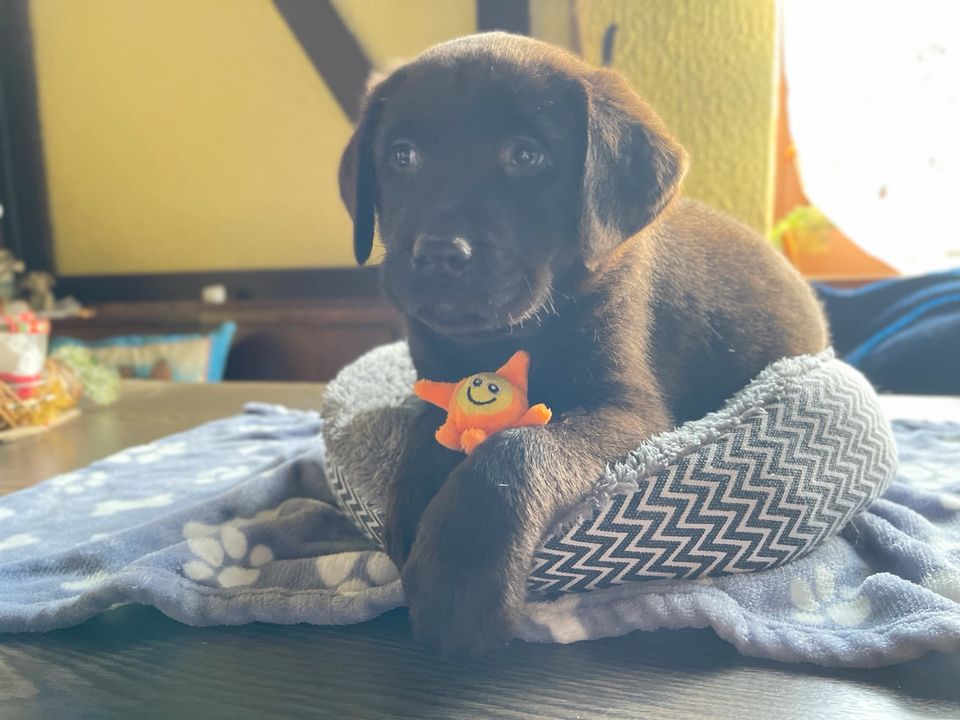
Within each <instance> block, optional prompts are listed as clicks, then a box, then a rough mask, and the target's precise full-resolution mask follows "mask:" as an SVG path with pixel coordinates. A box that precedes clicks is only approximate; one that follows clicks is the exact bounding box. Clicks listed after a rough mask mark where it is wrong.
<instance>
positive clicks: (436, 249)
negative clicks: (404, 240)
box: [413, 235, 473, 275]
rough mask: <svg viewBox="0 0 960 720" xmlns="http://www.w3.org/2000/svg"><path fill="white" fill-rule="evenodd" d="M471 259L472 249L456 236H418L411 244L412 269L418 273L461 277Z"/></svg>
mask: <svg viewBox="0 0 960 720" xmlns="http://www.w3.org/2000/svg"><path fill="white" fill-rule="evenodd" d="M472 257H473V247H472V246H471V245H470V243H469V241H467V239H466V238H462V237H458V236H452V235H420V236H419V237H417V239H416V241H415V242H414V243H413V267H414V269H415V270H416V271H417V272H419V273H443V274H444V275H461V274H463V272H464V271H465V270H466V269H467V267H468V266H469V265H470V259H471V258H472Z"/></svg>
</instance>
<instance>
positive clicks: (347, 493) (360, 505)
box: [326, 455, 383, 547]
mask: <svg viewBox="0 0 960 720" xmlns="http://www.w3.org/2000/svg"><path fill="white" fill-rule="evenodd" d="M326 469H327V481H328V482H329V483H330V487H331V488H332V489H333V492H334V493H335V494H336V496H337V500H339V501H340V507H341V508H342V509H344V510H346V512H347V514H348V515H350V517H351V518H352V519H353V524H354V525H356V526H357V528H358V529H359V530H360V531H361V532H363V534H364V535H366V536H367V537H368V538H369V539H370V540H372V541H373V542H374V543H375V544H377V545H379V546H381V547H382V546H383V522H382V521H381V519H380V515H379V513H377V512H375V511H374V510H372V509H371V508H370V507H369V506H368V505H367V503H365V502H364V501H363V498H361V497H360V496H359V495H358V494H357V493H355V492H354V491H353V488H351V487H350V484H349V483H348V482H347V481H346V480H345V479H344V477H343V473H342V472H340V468H339V467H338V466H337V464H336V463H335V462H334V461H333V459H332V458H331V457H330V456H329V455H328V456H327V462H326Z"/></svg>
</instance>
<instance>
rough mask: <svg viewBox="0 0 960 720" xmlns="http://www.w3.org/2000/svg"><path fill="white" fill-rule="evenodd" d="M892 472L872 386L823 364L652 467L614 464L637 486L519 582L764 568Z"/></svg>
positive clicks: (567, 588)
mask: <svg viewBox="0 0 960 720" xmlns="http://www.w3.org/2000/svg"><path fill="white" fill-rule="evenodd" d="M656 441H657V439H656V438H654V439H653V440H652V441H650V442H651V443H654V444H655V443H656ZM631 471H632V472H631ZM895 471H896V451H895V446H894V443H893V439H892V435H891V432H890V427H889V424H888V423H887V421H886V420H885V419H884V417H883V416H882V414H881V413H880V410H879V407H878V405H877V403H876V398H875V396H874V392H873V389H872V388H871V387H870V385H869V384H868V383H867V382H866V380H865V379H864V378H863V377H862V376H861V375H860V374H859V373H857V372H856V371H855V370H853V369H851V368H849V367H848V366H846V365H843V364H842V363H840V362H838V361H836V360H828V361H827V362H825V363H824V364H823V365H821V366H820V367H819V368H817V369H815V370H814V371H813V372H810V373H809V374H807V375H805V376H803V378H802V381H800V380H797V381H795V382H792V383H788V384H787V385H786V386H785V387H784V388H783V390H782V392H781V393H779V394H776V395H774V396H771V397H770V398H768V399H767V400H766V401H764V402H763V404H762V405H761V406H760V408H759V412H753V413H750V414H748V415H747V416H745V418H744V419H743V421H742V422H741V423H739V424H737V425H735V426H734V427H733V428H732V429H729V430H728V431H725V432H721V433H719V434H718V435H717V436H716V437H714V438H713V439H712V441H709V442H706V443H704V444H702V445H700V446H699V447H697V448H695V449H693V450H692V451H691V452H688V453H687V454H684V455H682V456H680V457H679V458H677V459H675V461H674V462H671V463H668V464H666V465H665V466H663V467H660V468H658V469H657V470H656V471H655V472H653V473H651V474H648V475H646V476H643V477H639V478H637V477H636V470H635V468H631V467H630V465H629V463H621V464H618V465H617V466H616V467H615V468H614V470H613V473H614V474H615V475H616V476H618V477H617V479H618V480H623V479H625V478H630V482H629V483H628V484H631V485H632V486H633V487H634V488H635V489H634V490H633V491H632V492H619V493H614V494H612V495H611V496H610V497H608V498H606V500H605V501H604V502H603V503H601V504H600V507H599V508H597V509H596V510H595V511H594V512H593V514H592V517H591V516H588V517H586V518H583V519H582V522H579V523H575V524H574V526H572V527H568V528H566V529H565V530H562V531H559V532H556V533H555V534H553V535H552V536H551V537H549V538H548V539H547V540H546V542H545V543H544V544H543V546H542V547H541V548H540V549H539V550H538V551H537V553H536V554H535V558H534V566H533V570H532V572H531V573H530V576H529V579H528V589H529V590H530V591H531V592H534V593H537V594H547V595H553V594H556V593H567V592H585V591H589V590H595V589H597V588H603V587H608V586H610V585H616V584H620V583H625V582H629V581H632V580H649V579H656V578H702V577H710V576H716V575H725V574H730V573H745V572H754V571H758V570H765V569H768V568H773V567H776V566H778V565H782V564H784V563H786V562H789V561H790V560H793V559H796V558H799V557H802V556H804V555H806V554H807V553H809V552H810V551H811V550H813V549H814V548H816V547H817V546H818V545H820V544H821V543H822V542H823V541H824V540H825V539H826V538H828V537H830V536H831V535H833V534H835V533H837V532H839V531H840V530H841V529H842V528H843V527H844V526H845V525H846V524H847V523H848V522H849V520H850V519H851V518H852V517H853V516H854V515H855V514H856V513H857V512H859V511H860V510H862V509H863V508H864V507H866V506H867V505H868V504H870V503H871V502H872V501H873V500H874V499H876V498H877V497H878V496H879V495H880V494H881V493H882V492H883V490H884V489H885V488H886V487H887V485H888V484H889V482H890V481H891V480H892V478H893V476H894V474H895ZM634 478H635V479H634Z"/></svg>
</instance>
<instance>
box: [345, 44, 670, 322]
mask: <svg viewBox="0 0 960 720" xmlns="http://www.w3.org/2000/svg"><path fill="white" fill-rule="evenodd" d="M685 167H686V158H685V155H684V152H683V150H682V148H680V146H679V145H678V144H677V143H676V142H675V141H674V140H673V139H672V138H671V137H670V135H669V134H668V132H667V131H666V129H665V128H664V127H663V124H662V123H661V122H660V120H659V119H658V118H657V116H656V115H655V114H654V113H653V112H652V111H651V110H650V109H649V108H648V107H647V105H645V104H644V103H643V102H642V101H641V100H640V98H639V97H638V96H637V95H636V94H635V93H634V92H633V91H632V90H631V89H630V87H629V85H628V84H627V83H626V81H625V80H624V79H623V78H622V77H621V76H620V75H619V74H617V73H614V72H611V71H608V70H598V69H596V68H592V67H590V66H588V65H586V64H585V63H583V62H581V61H580V60H579V59H577V58H575V57H574V56H572V55H570V54H568V53H566V52H563V51H561V50H558V49H556V48H554V47H552V46H550V45H547V44H545V43H541V42H538V41H535V40H530V39H528V38H524V37H519V36H513V35H507V34H504V33H490V34H484V35H474V36H470V37H467V38H463V39H460V40H454V41H452V42H448V43H444V44H442V45H439V46H437V47H435V48H433V49H432V50H429V51H427V52H426V53H425V54H423V55H421V56H420V57H419V58H418V59H417V60H415V61H414V62H412V63H410V64H408V65H405V66H403V67H401V68H400V69H398V70H396V71H395V72H394V73H392V74H391V75H390V76H389V77H388V78H386V79H385V80H384V81H383V82H381V83H380V84H379V85H377V86H376V87H374V88H373V89H372V90H371V91H370V93H369V94H368V96H367V99H366V102H365V106H364V111H363V115H362V118H361V120H360V123H359V125H358V127H357V130H356V132H355V133H354V135H353V137H352V138H351V140H350V143H349V145H348V146H347V149H346V150H345V151H344V154H343V158H342V160H341V164H340V192H341V195H342V197H343V200H344V203H345V204H346V205H347V208H348V209H349V210H350V212H351V214H352V215H353V219H354V250H355V253H356V257H357V260H358V261H359V262H360V263H363V262H364V261H366V259H367V258H368V256H369V254H370V251H371V247H372V242H373V234H374V228H375V225H376V223H377V221H379V225H380V235H381V238H382V240H383V244H384V247H385V248H386V256H385V258H384V263H383V273H384V283H385V288H386V291H387V294H388V295H389V296H390V298H391V299H392V301H393V302H394V303H395V304H396V305H397V306H398V307H399V308H400V309H401V310H402V311H403V312H405V313H406V314H407V315H409V316H410V317H412V318H414V319H415V320H418V321H420V322H422V323H424V324H426V325H427V326H429V327H431V328H433V329H434V330H436V331H438V332H441V333H444V334H448V335H464V336H467V335H469V334H476V333H480V334H485V333H489V332H500V331H504V330H509V329H510V328H511V327H512V326H513V325H515V324H517V323H521V322H523V321H524V320H526V319H527V318H529V317H531V316H532V315H534V314H535V313H537V312H538V311H539V310H540V309H541V308H542V307H544V305H545V303H548V302H549V301H550V294H551V289H552V288H553V286H554V284H555V283H556V282H557V281H558V278H563V277H568V276H570V275H572V274H576V273H577V271H583V269H584V268H585V269H587V270H593V269H595V268H596V267H597V266H598V265H599V264H600V263H601V262H602V260H603V259H604V257H605V256H606V255H608V254H609V253H610V252H611V251H612V250H613V249H614V248H615V247H616V246H617V245H619V244H620V243H622V242H623V241H624V240H625V239H627V238H629V237H631V236H632V235H635V234H636V233H638V232H639V231H640V230H642V229H643V228H645V227H646V226H648V225H649V224H650V223H651V222H653V220H654V219H656V217H657V216H658V215H659V214H660V213H661V212H662V211H663V209H664V208H665V207H666V205H667V204H668V203H669V201H670V200H671V199H672V198H673V197H674V196H675V194H676V193H677V190H678V186H679V183H680V180H681V179H682V176H683V173H684V171H685Z"/></svg>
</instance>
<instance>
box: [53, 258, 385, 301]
mask: <svg viewBox="0 0 960 720" xmlns="http://www.w3.org/2000/svg"><path fill="white" fill-rule="evenodd" d="M378 275H379V273H378V271H377V268H376V267H369V268H316V269H302V270H300V269H298V270H239V271H238V270H224V271H219V272H190V273H163V274H155V275H83V276H67V277H62V278H60V279H59V282H58V284H57V295H73V296H74V297H76V298H77V299H78V300H80V301H81V302H83V303H85V304H101V303H110V302H147V301H156V300H199V299H200V294H201V291H202V290H203V288H204V287H206V286H207V285H223V286H225V287H226V288H227V296H228V297H229V298H230V299H231V300H258V299H284V298H286V299H290V298H363V297H367V298H369V297H379V295H380V283H379V277H378Z"/></svg>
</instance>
